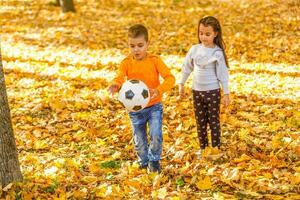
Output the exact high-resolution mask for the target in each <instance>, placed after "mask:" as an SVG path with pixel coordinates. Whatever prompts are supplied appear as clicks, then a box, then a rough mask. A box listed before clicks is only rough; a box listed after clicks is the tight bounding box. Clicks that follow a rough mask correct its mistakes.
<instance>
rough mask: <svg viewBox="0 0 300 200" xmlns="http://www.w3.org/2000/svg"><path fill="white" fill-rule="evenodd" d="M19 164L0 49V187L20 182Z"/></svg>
mask: <svg viewBox="0 0 300 200" xmlns="http://www.w3.org/2000/svg"><path fill="white" fill-rule="evenodd" d="M22 179H23V178H22V174H21V170H20V163H19V160H18V153H17V148H16V143H15V138H14V133H13V128H12V122H11V117H10V110H9V106H8V100H7V94H6V87H5V81H4V72H3V65H2V56H1V48H0V186H2V187H5V186H6V185H8V184H9V183H11V182H16V181H22Z"/></svg>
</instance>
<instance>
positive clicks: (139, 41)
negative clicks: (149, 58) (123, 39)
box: [129, 36, 148, 60]
mask: <svg viewBox="0 0 300 200" xmlns="http://www.w3.org/2000/svg"><path fill="white" fill-rule="evenodd" d="M129 48H130V51H131V54H132V55H133V57H134V59H136V60H143V59H144V58H145V57H146V55H147V49H148V42H147V41H146V40H145V37H144V36H139V37H136V38H132V37H129Z"/></svg>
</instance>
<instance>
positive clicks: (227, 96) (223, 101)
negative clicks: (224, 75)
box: [222, 94, 230, 107]
mask: <svg viewBox="0 0 300 200" xmlns="http://www.w3.org/2000/svg"><path fill="white" fill-rule="evenodd" d="M222 104H223V105H224V106H225V107H227V106H228V105H229V104H230V99H229V94H225V95H224V97H223V100H222Z"/></svg>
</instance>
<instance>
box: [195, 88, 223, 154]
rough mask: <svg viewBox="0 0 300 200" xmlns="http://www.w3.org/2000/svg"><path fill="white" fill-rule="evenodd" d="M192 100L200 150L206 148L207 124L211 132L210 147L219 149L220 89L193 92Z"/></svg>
mask: <svg viewBox="0 0 300 200" xmlns="http://www.w3.org/2000/svg"><path fill="white" fill-rule="evenodd" d="M193 99H194V111H195V117H196V122H197V131H198V137H199V141H200V148H201V149H205V147H207V146H208V136H207V124H209V127H210V130H211V142H212V146H213V147H216V146H217V147H220V143H221V141H220V137H221V130H220V118H219V116H220V100H221V93H220V89H216V90H209V91H196V90H193Z"/></svg>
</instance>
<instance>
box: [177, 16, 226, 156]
mask: <svg viewBox="0 0 300 200" xmlns="http://www.w3.org/2000/svg"><path fill="white" fill-rule="evenodd" d="M198 39H199V44H197V45H193V46H192V47H191V48H190V50H189V52H188V53H187V55H186V58H185V60H184V63H183V67H182V79H181V82H180V83H179V95H180V97H183V95H184V83H185V82H186V80H187V78H188V77H189V75H190V73H191V72H192V71H194V77H193V85H192V89H193V101H194V111H195V117H196V122H197V131H198V137H199V141H200V148H201V150H204V149H205V147H207V146H208V137H207V124H208V123H209V126H210V129H211V141H212V146H213V147H218V148H220V144H221V143H220V136H221V130H220V119H219V112H220V99H221V94H220V84H221V85H222V89H223V92H224V99H223V102H222V103H223V104H224V105H225V107H226V106H228V105H229V102H230V100H229V89H228V79H229V76H228V62H227V57H226V54H225V51H224V49H225V44H224V41H223V39H222V29H221V26H220V23H219V21H218V20H217V19H216V18H215V17H211V16H208V17H204V18H202V19H201V20H200V21H199V24H198ZM201 150H200V154H201Z"/></svg>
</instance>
